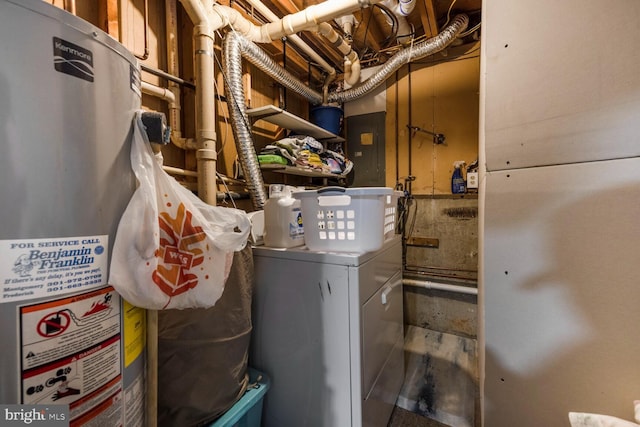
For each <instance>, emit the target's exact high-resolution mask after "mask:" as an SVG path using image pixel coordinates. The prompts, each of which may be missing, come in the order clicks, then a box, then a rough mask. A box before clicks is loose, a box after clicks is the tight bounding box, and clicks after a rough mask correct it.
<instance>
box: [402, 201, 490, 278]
mask: <svg viewBox="0 0 640 427" xmlns="http://www.w3.org/2000/svg"><path fill="white" fill-rule="evenodd" d="M413 203H415V207H414V209H415V222H413V220H412V219H411V218H409V220H408V225H407V228H408V230H410V234H408V235H407V237H408V239H407V244H408V245H407V252H406V267H407V268H406V270H407V272H412V271H416V272H420V273H427V274H429V275H430V276H431V277H440V276H442V277H443V278H455V279H466V280H471V281H473V282H475V280H476V279H477V272H478V197H477V194H464V195H430V196H420V195H419V196H415V199H414V201H413ZM412 223H413V226H412V225H411V224H412Z"/></svg>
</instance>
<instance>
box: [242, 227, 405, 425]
mask: <svg viewBox="0 0 640 427" xmlns="http://www.w3.org/2000/svg"><path fill="white" fill-rule="evenodd" d="M254 261H255V277H256V289H255V295H254V300H253V323H254V329H253V334H252V342H251V349H250V362H249V363H250V365H251V366H254V367H255V368H257V369H258V370H260V371H262V372H265V373H266V374H267V375H268V376H269V378H271V380H272V387H271V389H270V390H269V392H268V393H267V395H266V396H265V400H264V413H263V417H262V420H263V426H266V427H288V426H291V427H298V426H319V427H320V426H322V427H346V426H354V427H360V426H381V427H382V426H386V425H387V423H388V421H389V418H390V415H391V412H392V410H393V407H394V404H395V401H396V398H397V396H398V392H399V390H400V388H401V386H402V381H403V377H404V358H403V342H404V339H403V303H402V270H401V263H402V250H401V241H400V238H399V237H394V238H392V239H390V240H388V241H387V242H386V243H385V244H384V246H383V247H382V248H381V249H380V250H379V251H376V252H369V253H364V254H353V253H344V254H340V253H324V252H311V251H309V250H307V249H305V248H304V247H301V248H292V249H287V250H281V249H271V248H266V247H257V248H254Z"/></svg>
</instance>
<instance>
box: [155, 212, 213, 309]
mask: <svg viewBox="0 0 640 427" xmlns="http://www.w3.org/2000/svg"><path fill="white" fill-rule="evenodd" d="M192 219H193V215H192V213H191V212H190V211H188V210H187V209H186V208H185V206H184V204H183V203H180V205H179V206H178V212H177V213H176V217H175V218H172V217H171V215H170V214H169V213H167V212H161V213H160V215H159V216H158V221H159V222H160V231H161V234H162V236H161V237H160V247H159V248H158V250H157V251H156V257H158V258H159V259H160V260H161V262H159V263H158V267H157V268H156V270H154V272H153V274H152V278H153V281H154V282H155V284H156V285H158V287H159V288H160V289H161V290H162V292H164V293H165V294H167V295H168V296H169V300H170V299H171V297H173V296H175V295H180V294H182V293H184V292H186V291H188V290H189V289H192V288H195V287H196V286H197V285H198V276H197V275H195V274H191V273H189V270H190V269H191V268H193V267H195V266H197V265H200V264H202V262H203V261H204V252H203V250H202V249H200V248H199V247H198V246H197V243H199V242H201V241H203V240H204V239H205V238H206V234H205V233H204V231H203V230H202V227H199V226H195V225H193V224H192ZM168 304H169V303H168V302H167V305H168Z"/></svg>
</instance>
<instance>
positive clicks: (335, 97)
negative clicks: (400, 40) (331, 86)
mask: <svg viewBox="0 0 640 427" xmlns="http://www.w3.org/2000/svg"><path fill="white" fill-rule="evenodd" d="M468 25H469V17H468V16H467V15H457V16H456V17H455V18H454V19H453V21H451V24H449V26H447V27H446V28H445V29H444V30H442V32H441V33H440V34H438V35H437V36H435V37H432V38H430V39H427V40H425V41H423V42H420V43H416V44H415V45H412V46H410V47H407V48H405V49H403V50H401V51H399V52H398V53H396V54H395V55H393V56H392V57H391V58H389V60H388V61H387V62H385V63H384V65H382V66H381V67H380V69H379V70H378V71H377V72H376V73H375V74H373V75H372V76H371V77H369V78H368V79H367V80H365V81H364V82H363V83H362V84H361V85H360V86H357V87H354V88H351V89H348V90H345V91H343V92H333V93H331V94H329V102H338V103H343V102H348V101H353V100H355V99H358V98H360V97H361V96H364V95H366V94H367V93H369V92H371V91H372V90H374V89H375V88H377V87H378V86H380V85H381V84H382V83H384V82H385V81H386V80H387V78H388V77H389V76H391V75H392V74H393V73H394V72H395V71H396V70H398V69H399V68H400V67H402V66H403V65H405V64H408V63H409V62H411V61H415V60H418V59H422V58H424V57H425V56H428V55H433V54H434V53H436V52H439V51H441V50H443V49H444V48H446V47H447V46H449V45H450V44H451V43H452V42H453V41H454V40H455V39H456V37H457V36H458V34H460V33H461V32H463V31H464V30H465V29H466V28H467V26H468Z"/></svg>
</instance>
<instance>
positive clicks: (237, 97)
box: [223, 15, 469, 209]
mask: <svg viewBox="0 0 640 427" xmlns="http://www.w3.org/2000/svg"><path fill="white" fill-rule="evenodd" d="M468 24H469V18H468V17H467V16H466V15H458V16H456V17H455V18H454V19H453V21H452V22H451V24H450V25H449V26H447V27H446V28H445V29H444V30H443V31H442V32H441V33H440V34H438V35H437V36H435V37H433V38H431V39H428V40H425V41H424V42H421V43H418V44H416V45H414V46H411V47H409V48H406V49H403V50H401V51H400V52H398V53H396V54H395V55H394V56H392V57H391V58H390V59H389V60H388V61H387V62H386V63H385V65H383V66H382V68H381V69H380V70H379V71H378V72H377V73H375V74H374V75H372V76H371V77H369V79H367V80H366V81H365V82H364V83H363V84H362V85H360V86H358V87H355V88H352V89H349V90H346V91H344V92H334V93H331V94H329V99H328V102H338V103H342V102H348V101H352V100H354V99H357V98H360V97H362V96H364V95H366V94H367V93H369V92H371V91H372V90H373V89H375V88H376V87H378V86H379V85H380V84H382V83H383V82H385V81H386V79H387V78H388V77H389V76H390V75H391V74H393V73H394V72H395V71H396V70H398V69H399V68H400V67H401V66H402V65H404V64H405V63H408V62H411V61H412V60H417V59H421V58H423V57H425V56H428V55H432V54H434V53H436V52H439V51H440V50H442V49H444V48H445V47H447V46H448V45H449V44H450V43H451V42H453V41H454V40H455V38H456V36H457V35H458V34H460V33H461V32H462V31H464V30H465V29H466V28H467V25H468ZM223 52H224V55H223V67H224V71H225V75H226V78H227V82H226V85H225V94H226V97H227V100H228V106H229V116H230V118H231V125H232V129H233V135H234V137H235V141H236V149H237V151H238V157H239V159H240V164H241V165H242V170H243V172H244V175H245V179H246V181H247V187H248V189H249V194H250V195H251V201H252V204H253V206H254V208H256V209H263V208H264V205H265V203H266V200H267V195H266V191H265V188H264V181H263V179H262V172H261V171H260V164H259V162H258V155H257V154H256V150H255V147H254V144H253V139H252V138H251V129H250V127H249V119H248V117H247V113H246V108H245V105H244V99H245V97H244V88H243V86H242V57H245V58H246V59H247V60H248V61H249V62H251V63H252V64H253V65H255V66H256V67H258V68H259V69H260V70H261V71H263V72H264V73H265V74H267V75H268V76H269V77H271V78H272V79H274V80H275V81H276V82H278V83H279V84H281V85H283V86H285V87H287V88H288V89H290V90H292V91H294V92H295V93H297V94H298V95H300V96H302V97H304V98H306V99H307V100H308V101H309V102H311V103H312V104H314V105H317V104H321V103H322V102H323V97H322V94H321V93H319V92H318V91H315V90H313V89H311V88H309V87H308V86H307V85H305V84H304V83H303V82H301V81H300V80H298V79H297V78H296V77H294V76H293V75H292V74H291V73H289V72H288V71H286V70H285V69H283V68H282V67H281V66H280V65H278V64H277V63H276V62H275V61H273V60H272V59H271V58H270V57H269V56H268V55H267V54H266V53H265V52H264V51H263V50H262V49H260V48H259V47H258V46H257V45H256V44H255V43H253V42H251V41H250V40H247V39H246V38H244V37H242V36H240V35H238V34H237V33H235V32H233V31H230V32H228V33H227V35H226V37H225V39H224V43H223Z"/></svg>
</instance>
